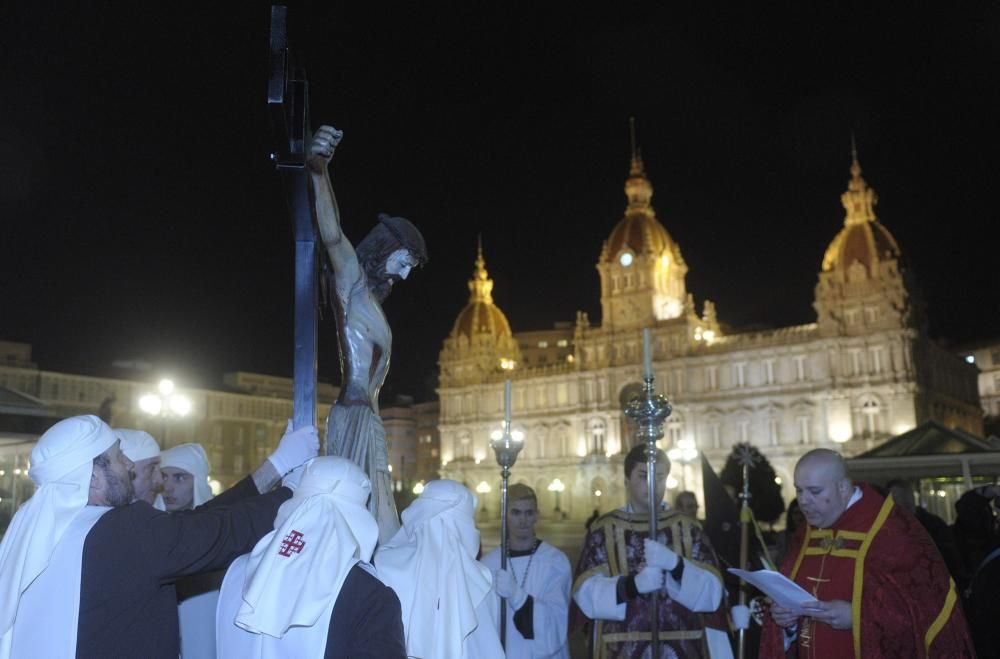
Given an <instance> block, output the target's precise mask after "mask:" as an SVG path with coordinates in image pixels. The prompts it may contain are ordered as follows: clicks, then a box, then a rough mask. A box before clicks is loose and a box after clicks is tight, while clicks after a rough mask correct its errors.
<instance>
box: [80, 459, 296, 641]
mask: <svg viewBox="0 0 1000 659" xmlns="http://www.w3.org/2000/svg"><path fill="white" fill-rule="evenodd" d="M291 496H292V493H291V490H289V489H287V488H284V487H281V488H278V489H276V490H274V491H272V492H270V493H268V494H258V493H257V488H256V486H255V485H254V483H253V480H252V479H250V478H245V479H243V480H242V481H240V482H239V483H237V484H236V485H234V486H233V487H232V488H230V489H229V490H227V491H226V492H223V493H222V494H221V495H219V496H218V497H216V498H214V499H212V500H211V501H209V502H208V503H206V504H205V505H203V506H200V507H199V508H198V509H196V510H193V511H190V512H187V513H175V514H171V513H165V512H162V511H159V510H156V509H155V508H153V507H152V506H150V505H149V504H148V503H146V502H144V501H140V502H135V503H131V504H129V505H127V506H122V507H120V508H114V509H112V510H110V511H108V512H107V513H105V514H104V515H103V516H102V517H101V518H100V519H99V520H98V521H97V523H96V524H94V527H93V528H92V529H91V530H90V533H88V534H87V539H86V541H85V542H84V545H83V566H82V574H81V584H80V618H79V625H78V630H77V641H76V655H77V657H100V658H101V659H106V658H109V657H143V659H154V658H156V657H163V658H164V659H177V656H178V654H179V653H180V635H179V632H178V628H177V592H176V589H175V587H174V583H175V582H176V581H177V580H178V579H179V578H181V577H186V576H189V575H193V574H200V573H203V572H210V571H212V570H223V569H225V568H226V567H228V566H229V564H230V563H231V562H232V561H233V560H234V559H235V558H236V557H237V556H239V555H241V554H245V553H247V552H248V551H250V550H251V549H253V546H254V545H255V544H257V541H258V540H260V539H261V538H262V537H264V536H265V535H267V534H268V533H270V532H271V530H272V529H273V526H274V517H275V515H276V514H277V512H278V507H279V506H280V505H281V504H282V503H283V502H285V501H286V500H287V499H289V498H290V497H291ZM67 596H71V594H70V593H67Z"/></svg>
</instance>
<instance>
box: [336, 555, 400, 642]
mask: <svg viewBox="0 0 1000 659" xmlns="http://www.w3.org/2000/svg"><path fill="white" fill-rule="evenodd" d="M402 616H403V614H402V610H401V609H400V606H399V598H398V597H396V591H394V590H393V589H392V588H389V587H388V586H386V585H385V584H383V583H382V582H381V581H379V580H378V579H377V578H375V577H373V576H372V575H370V574H368V573H367V572H365V571H364V569H362V568H360V567H358V566H357V565H355V566H354V567H352V568H351V571H350V572H348V574H347V579H345V580H344V585H343V587H342V588H341V589H340V593H339V594H338V595H337V603H336V604H334V605H333V612H332V613H331V614H330V630H329V632H328V633H327V636H326V653H325V654H324V659H406V638H405V636H404V634H403V617H402Z"/></svg>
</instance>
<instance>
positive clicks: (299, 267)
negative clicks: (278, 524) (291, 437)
mask: <svg viewBox="0 0 1000 659" xmlns="http://www.w3.org/2000/svg"><path fill="white" fill-rule="evenodd" d="M270 37H271V38H270V46H271V58H270V69H271V70H270V77H269V78H268V83H267V106H268V110H269V111H270V115H271V127H272V130H273V131H274V135H275V149H274V151H273V152H272V153H271V160H272V161H274V164H275V168H276V169H277V170H278V172H279V174H280V175H281V180H282V183H283V184H284V188H285V195H286V197H287V201H288V207H289V211H290V212H291V215H292V223H293V225H294V229H295V338H294V362H293V373H292V426H293V427H294V428H301V427H303V426H308V425H315V424H316V350H317V329H316V326H317V318H318V304H317V301H318V293H317V291H318V275H317V273H318V268H317V264H318V260H317V259H318V257H317V246H316V242H317V241H316V230H315V228H314V227H313V220H312V210H311V208H310V205H309V187H308V184H309V179H308V177H307V175H306V170H305V160H306V144H307V141H308V140H309V136H310V135H311V133H312V131H311V130H310V128H309V81H308V80H307V79H306V76H305V71H304V70H302V69H301V68H298V69H295V70H291V66H290V65H291V62H290V56H289V48H288V8H287V7H285V6H283V5H272V6H271V35H270Z"/></svg>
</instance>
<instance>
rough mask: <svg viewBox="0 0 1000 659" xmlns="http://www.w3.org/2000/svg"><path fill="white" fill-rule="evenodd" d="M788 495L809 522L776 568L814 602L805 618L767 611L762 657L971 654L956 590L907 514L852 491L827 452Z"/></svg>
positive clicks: (918, 658)
mask: <svg viewBox="0 0 1000 659" xmlns="http://www.w3.org/2000/svg"><path fill="white" fill-rule="evenodd" d="M795 491H796V494H797V495H798V499H799V505H800V506H801V508H802V512H803V514H804V515H805V518H806V521H807V522H808V524H806V525H805V526H804V527H803V528H800V529H799V532H798V533H797V534H796V536H795V540H794V541H793V542H792V546H791V547H790V548H789V552H788V554H787V555H786V557H785V560H784V562H783V563H782V566H781V572H782V574H784V575H785V576H787V577H789V578H791V579H793V580H794V581H795V582H796V583H797V584H799V585H800V586H802V587H803V588H804V589H805V590H807V591H809V592H810V593H812V594H813V596H815V598H816V601H814V602H806V603H805V604H804V609H805V615H800V614H799V613H801V612H796V611H792V610H789V609H785V608H783V607H780V606H778V605H776V604H772V605H771V608H770V613H771V615H770V616H769V619H768V620H767V622H766V624H765V628H764V634H763V637H762V639H761V651H760V656H761V657H762V658H769V659H777V658H779V657H786V656H787V657H798V658H799V659H824V658H830V659H832V658H834V657H837V658H840V657H855V658H856V659H861V658H862V657H864V658H865V659H890V658H893V659H894V658H897V657H898V658H900V659H922V658H925V657H935V658H938V657H975V651H974V650H973V646H972V641H971V639H970V637H969V632H968V628H967V626H966V623H965V617H964V616H963V615H962V609H961V606H960V605H959V602H958V594H957V593H956V591H955V584H954V583H953V582H952V580H951V577H950V576H949V574H948V568H947V566H946V565H945V563H944V560H943V559H942V558H941V554H940V553H939V552H938V550H937V548H936V547H935V546H934V542H933V541H932V540H931V538H930V536H929V535H927V532H926V531H924V529H923V527H922V526H921V525H920V522H918V521H917V519H916V518H915V517H913V515H911V514H909V513H908V512H907V511H905V510H903V509H902V508H900V507H899V506H897V505H895V503H894V502H893V500H892V497H889V498H885V497H883V496H882V495H880V494H879V493H878V492H876V491H875V490H874V489H873V488H871V487H869V486H868V485H855V484H854V483H853V482H852V481H851V480H850V478H849V477H848V475H847V469H846V467H845V465H844V461H843V459H842V458H841V457H840V455H839V454H837V453H835V452H834V451H830V450H827V449H816V450H813V451H810V452H809V453H806V454H805V455H804V456H803V457H802V459H801V460H799V462H798V464H797V465H796V466H795Z"/></svg>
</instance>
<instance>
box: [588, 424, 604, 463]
mask: <svg viewBox="0 0 1000 659" xmlns="http://www.w3.org/2000/svg"><path fill="white" fill-rule="evenodd" d="M606 431H607V426H606V425H605V424H604V421H603V419H593V420H592V421H591V422H590V446H589V447H588V448H589V453H600V454H602V455H603V454H604V452H605V450H606V449H605V446H606V442H605V436H606Z"/></svg>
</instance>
